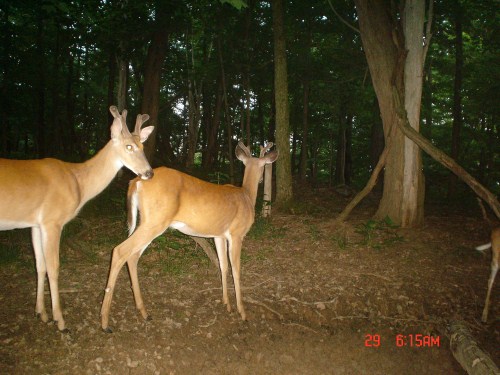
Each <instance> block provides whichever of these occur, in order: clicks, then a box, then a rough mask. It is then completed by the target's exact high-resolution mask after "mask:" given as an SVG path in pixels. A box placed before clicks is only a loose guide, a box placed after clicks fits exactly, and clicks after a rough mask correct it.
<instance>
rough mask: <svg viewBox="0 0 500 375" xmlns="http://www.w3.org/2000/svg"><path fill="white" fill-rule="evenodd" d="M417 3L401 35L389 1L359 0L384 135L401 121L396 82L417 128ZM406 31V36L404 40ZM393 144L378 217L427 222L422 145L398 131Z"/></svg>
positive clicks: (420, 57)
mask: <svg viewBox="0 0 500 375" xmlns="http://www.w3.org/2000/svg"><path fill="white" fill-rule="evenodd" d="M415 3H416V4H414V2H413V1H408V2H406V6H405V10H404V19H405V33H406V34H403V31H402V30H401V26H400V24H399V21H398V19H397V17H396V15H395V14H392V13H391V9H390V8H388V5H387V3H385V2H371V1H369V0H355V4H356V9H357V13H358V18H359V26H360V32H361V40H362V43H363V48H364V50H365V54H366V58H367V61H368V67H369V69H370V74H371V77H372V82H373V87H374V89H375V93H376V95H377V99H378V102H379V107H380V114H381V117H382V123H383V127H384V135H385V137H386V138H387V136H388V131H389V129H390V128H391V126H394V125H395V124H396V126H398V127H399V126H400V125H402V124H400V122H401V121H402V120H401V118H400V117H399V116H398V114H397V107H396V104H395V102H394V99H393V95H392V90H393V88H394V87H395V88H396V90H397V91H398V92H399V93H400V95H401V97H403V94H404V96H405V97H407V104H406V105H407V110H408V111H409V117H411V120H410V123H411V124H412V126H413V127H415V129H418V122H419V115H420V97H421V83H422V74H421V73H420V75H419V74H418V72H419V71H420V72H421V70H422V65H423V61H422V60H423V48H422V33H423V14H424V13H423V12H422V11H421V9H423V4H424V1H423V0H417V1H416V2H415ZM417 26H418V28H417ZM404 35H406V37H407V40H406V43H405V40H404ZM417 41H418V43H417ZM408 49H411V50H409V51H408V55H409V56H408V61H407V62H405V60H406V59H407V58H406V51H407V50H408ZM419 67H420V68H419ZM405 70H406V72H405ZM405 82H406V83H407V86H408V87H407V88H405ZM419 83H420V85H419ZM419 92H420V97H419ZM417 103H418V106H417ZM398 123H399V124H398ZM392 143H393V144H392V147H391V148H390V149H389V151H388V155H387V162H386V166H385V173H384V187H383V195H382V199H381V201H380V204H379V207H378V210H377V213H376V215H375V217H376V218H384V217H386V216H389V217H390V218H391V219H392V220H393V222H394V223H396V224H397V225H401V226H403V227H411V226H416V225H419V224H421V223H422V221H423V198H424V190H423V189H424V184H423V174H422V171H421V158H420V154H419V150H418V148H415V147H414V146H413V145H411V142H408V141H407V140H405V138H404V136H403V134H402V132H401V131H399V130H397V131H396V132H395V134H394V138H393V140H392Z"/></svg>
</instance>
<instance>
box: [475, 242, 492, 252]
mask: <svg viewBox="0 0 500 375" xmlns="http://www.w3.org/2000/svg"><path fill="white" fill-rule="evenodd" d="M490 247H491V242H490V243H487V244H485V245H481V246H478V247H476V250H477V251H484V250H488V249H489V248H490Z"/></svg>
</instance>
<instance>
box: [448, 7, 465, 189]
mask: <svg viewBox="0 0 500 375" xmlns="http://www.w3.org/2000/svg"><path fill="white" fill-rule="evenodd" d="M463 65H464V58H463V39H462V9H461V5H460V3H459V2H458V0H456V1H455V82H454V86H453V127H452V131H451V153H450V156H451V157H452V158H453V159H454V160H456V161H458V158H459V155H460V131H461V129H462V68H463ZM456 190H457V176H455V175H454V174H453V173H451V174H450V176H449V179H448V199H451V198H453V197H455V195H456Z"/></svg>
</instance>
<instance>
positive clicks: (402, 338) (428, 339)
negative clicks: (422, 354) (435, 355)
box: [396, 333, 441, 348]
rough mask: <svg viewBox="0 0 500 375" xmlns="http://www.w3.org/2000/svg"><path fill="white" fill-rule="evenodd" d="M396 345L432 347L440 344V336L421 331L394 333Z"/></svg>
mask: <svg viewBox="0 0 500 375" xmlns="http://www.w3.org/2000/svg"><path fill="white" fill-rule="evenodd" d="M396 346H397V347H398V348H401V347H405V346H407V347H410V348H432V347H440V346H441V337H440V336H431V335H423V334H421V333H416V334H412V333H410V334H407V335H402V334H399V335H396Z"/></svg>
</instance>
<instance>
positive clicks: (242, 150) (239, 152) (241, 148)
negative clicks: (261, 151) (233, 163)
mask: <svg viewBox="0 0 500 375" xmlns="http://www.w3.org/2000/svg"><path fill="white" fill-rule="evenodd" d="M234 152H235V154H236V157H237V158H238V159H239V160H241V161H242V162H243V164H245V163H246V161H247V160H248V158H249V156H248V155H247V153H248V149H247V148H246V147H245V145H244V144H243V143H241V142H238V145H237V146H236V150H235V151H234Z"/></svg>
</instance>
